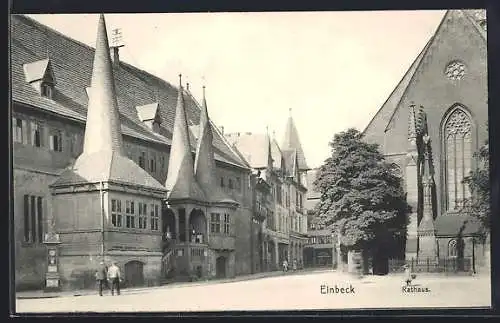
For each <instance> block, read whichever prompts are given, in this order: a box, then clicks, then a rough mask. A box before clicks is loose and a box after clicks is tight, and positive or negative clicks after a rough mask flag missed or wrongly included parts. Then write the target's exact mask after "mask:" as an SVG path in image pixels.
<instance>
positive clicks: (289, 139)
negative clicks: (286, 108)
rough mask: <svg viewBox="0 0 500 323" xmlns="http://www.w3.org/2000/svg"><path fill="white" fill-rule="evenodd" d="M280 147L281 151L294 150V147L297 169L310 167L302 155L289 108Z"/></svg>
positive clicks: (302, 151)
mask: <svg viewBox="0 0 500 323" xmlns="http://www.w3.org/2000/svg"><path fill="white" fill-rule="evenodd" d="M281 149H282V151H285V150H294V149H295V150H297V158H298V161H299V165H298V166H299V170H308V169H310V168H309V166H307V162H306V157H305V155H304V150H303V149H302V145H301V143H300V139H299V133H298V131H297V127H295V122H294V121H293V117H292V113H291V110H290V115H289V116H288V120H287V123H286V128H285V137H284V139H283V143H282V145H281Z"/></svg>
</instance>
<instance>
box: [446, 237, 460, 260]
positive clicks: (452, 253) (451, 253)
mask: <svg viewBox="0 0 500 323" xmlns="http://www.w3.org/2000/svg"><path fill="white" fill-rule="evenodd" d="M457 255H458V250H457V240H455V239H453V240H450V242H449V243H448V257H456V256H457Z"/></svg>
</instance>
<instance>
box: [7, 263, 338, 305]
mask: <svg viewBox="0 0 500 323" xmlns="http://www.w3.org/2000/svg"><path fill="white" fill-rule="evenodd" d="M327 271H332V270H331V269H324V268H321V269H318V268H311V269H309V268H307V269H302V270H299V271H296V272H291V271H290V272H288V273H286V274H284V273H283V272H282V271H280V270H277V271H270V272H262V273H256V274H250V275H241V276H236V277H234V278H225V279H214V280H202V281H196V282H174V283H171V284H167V285H162V286H152V287H135V288H124V289H122V290H121V293H122V294H137V293H141V292H145V291H150V290H155V289H165V288H178V287H186V286H200V285H207V284H224V283H233V282H239V281H248V280H254V279H261V278H269V277H277V276H290V275H306V274H313V273H320V272H327ZM105 293H106V294H109V293H110V292H109V290H107V291H106V292H105ZM97 294H98V292H97V289H95V290H94V289H85V290H77V291H61V292H44V291H43V290H36V291H24V292H16V298H17V299H34V298H55V297H72V296H86V295H97Z"/></svg>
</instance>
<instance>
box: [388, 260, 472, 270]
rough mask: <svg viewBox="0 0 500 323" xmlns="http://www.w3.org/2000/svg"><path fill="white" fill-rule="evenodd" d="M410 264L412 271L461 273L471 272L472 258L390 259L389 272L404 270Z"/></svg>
mask: <svg viewBox="0 0 500 323" xmlns="http://www.w3.org/2000/svg"><path fill="white" fill-rule="evenodd" d="M404 265H408V267H409V268H410V270H411V271H412V272H415V273H418V272H421V273H426V272H427V273H459V272H471V271H472V270H473V268H472V258H456V257H453V258H451V257H450V258H437V259H436V258H423V259H422V258H412V259H406V260H403V259H389V272H404V271H405V268H404V267H403V266H404Z"/></svg>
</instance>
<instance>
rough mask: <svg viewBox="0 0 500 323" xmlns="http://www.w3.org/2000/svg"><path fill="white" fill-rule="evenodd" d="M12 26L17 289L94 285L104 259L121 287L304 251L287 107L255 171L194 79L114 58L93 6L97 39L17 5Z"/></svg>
mask: <svg viewBox="0 0 500 323" xmlns="http://www.w3.org/2000/svg"><path fill="white" fill-rule="evenodd" d="M10 31H11V73H12V119H11V123H12V124H11V126H12V152H13V194H14V199H13V224H14V231H15V232H14V234H15V236H14V238H15V239H14V240H13V243H14V244H15V281H16V288H17V289H18V290H19V289H39V288H43V287H45V285H46V284H48V283H49V281H51V284H53V283H54V282H53V279H54V277H55V278H57V279H58V282H56V284H58V286H60V287H62V288H85V287H93V286H94V284H95V279H94V276H93V275H94V272H95V269H96V268H97V265H98V264H99V262H101V261H103V260H104V261H105V262H107V263H109V262H111V261H114V262H116V263H117V264H118V266H119V267H120V268H121V269H122V272H123V274H124V278H125V284H126V285H128V286H131V285H145V284H148V285H150V284H158V283H160V282H161V280H163V279H170V278H177V279H179V278H184V279H192V278H193V277H196V276H197V277H234V276H236V275H241V274H248V273H253V272H258V271H263V270H274V269H277V268H278V264H279V262H280V261H281V260H283V259H289V260H291V259H297V260H300V261H301V260H302V246H303V243H304V242H305V232H306V228H307V221H306V219H305V216H303V212H302V198H303V196H304V195H305V192H306V190H305V187H304V185H302V184H301V183H302V180H303V179H302V178H303V176H304V174H305V171H306V170H307V165H306V163H305V157H304V153H303V151H302V147H301V146H300V142H299V141H298V134H297V130H296V129H295V126H294V124H293V120H292V119H291V117H290V119H289V121H288V126H287V131H286V136H285V140H284V141H283V143H282V146H281V148H280V147H279V146H278V144H277V143H276V142H275V140H273V141H272V144H271V140H270V139H267V142H268V146H267V147H268V148H266V149H269V153H270V154H271V151H272V162H271V159H270V158H269V156H267V158H269V159H268V160H269V162H270V164H269V167H268V169H267V170H264V169H262V172H259V170H260V169H261V167H260V166H262V165H256V164H255V161H256V160H255V159H249V155H248V154H247V152H245V147H243V146H241V145H239V144H238V143H237V142H236V141H237V140H234V138H232V139H231V138H230V136H229V137H227V138H226V137H225V136H224V135H223V133H222V132H221V130H219V129H218V128H217V127H215V126H214V125H213V123H212V122H211V121H210V118H209V109H208V106H207V101H206V99H205V89H203V99H202V101H201V104H199V103H198V102H197V101H196V99H195V98H194V97H193V96H192V95H191V93H190V91H189V84H187V86H186V87H183V85H182V79H181V77H180V80H179V86H178V87H176V86H173V85H171V84H169V83H167V82H166V81H164V80H162V79H160V78H157V77H155V76H153V75H151V74H149V73H147V72H145V71H142V70H140V69H138V68H136V67H134V66H131V65H129V64H127V63H124V62H122V61H120V58H119V50H120V46H119V45H118V46H115V44H111V46H110V44H109V42H108V35H107V30H106V24H105V20H104V16H103V15H101V16H100V19H99V24H98V28H97V37H96V47H95V49H94V48H91V47H89V46H87V45H84V44H82V43H79V42H77V41H75V40H73V39H70V38H68V37H66V36H64V35H62V34H60V33H58V32H56V31H54V30H53V29H50V28H48V27H46V26H44V25H42V24H40V23H38V22H36V21H34V20H32V19H30V18H28V17H25V16H21V15H13V16H12V17H11V28H10ZM256 149H260V148H256ZM254 157H255V156H254ZM266 162H267V160H266ZM264 166H265V167H266V166H267V165H264ZM265 167H264V168H265ZM269 176H272V181H271V180H270V177H269ZM271 194H272V195H271ZM271 196H272V197H271ZM264 200H266V201H267V200H269V202H270V203H271V202H272V207H271V205H267V206H266V204H265V203H264ZM271 200H272V201H271ZM267 210H269V212H266V211H267ZM274 214H276V215H274ZM49 278H50V279H49ZM46 279H47V280H46ZM46 281H47V283H46ZM53 287H56V286H53Z"/></svg>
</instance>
